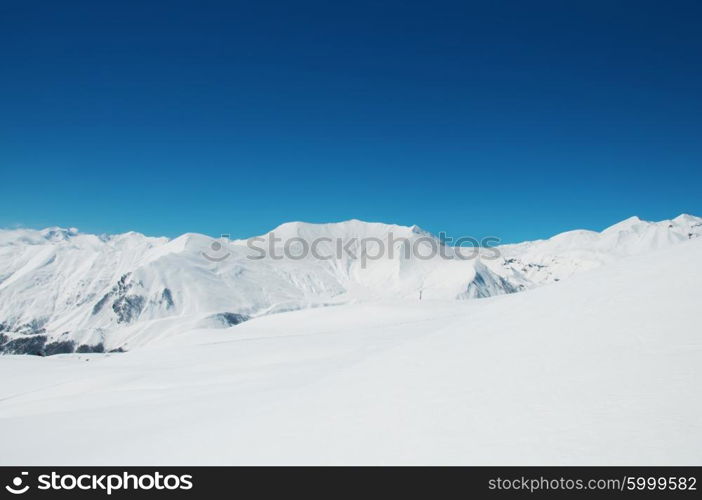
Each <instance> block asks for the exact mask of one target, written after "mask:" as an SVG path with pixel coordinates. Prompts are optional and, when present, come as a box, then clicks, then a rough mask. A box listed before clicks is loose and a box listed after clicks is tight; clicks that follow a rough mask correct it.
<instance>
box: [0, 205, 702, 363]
mask: <svg viewBox="0 0 702 500" xmlns="http://www.w3.org/2000/svg"><path fill="white" fill-rule="evenodd" d="M701 235H702V218H699V217H694V216H691V215H686V214H683V215H680V216H678V217H676V218H674V219H671V220H664V221H660V222H648V221H643V220H641V219H639V218H637V217H632V218H629V219H626V220H624V221H622V222H619V223H618V224H615V225H613V226H611V227H609V228H607V229H605V230H604V231H602V232H595V231H587V230H575V231H568V232H565V233H561V234H558V235H556V236H554V237H552V238H549V239H546V240H537V241H529V242H524V243H519V244H509V245H499V246H494V247H490V248H480V249H476V248H466V247H452V246H450V245H448V244H447V243H446V242H445V241H443V240H442V239H440V238H438V237H436V236H433V235H431V234H429V233H428V232H426V231H423V230H422V229H421V228H419V227H417V226H412V227H406V226H398V225H390V224H381V223H369V222H363V221H358V220H350V221H345V222H339V223H330V224H309V223H302V222H293V223H286V224H283V225H281V226H279V227H277V228H276V229H274V230H273V231H271V232H269V233H267V234H265V235H262V236H259V237H257V238H255V239H250V240H234V241H229V240H226V239H221V238H220V239H213V238H211V237H208V236H204V235H201V234H195V233H188V234H184V235H182V236H179V237H177V238H174V239H169V238H164V237H148V236H145V235H143V234H139V233H135V232H129V233H124V234H118V235H94V234H84V233H81V232H79V231H78V230H76V229H73V228H71V229H65V228H58V227H53V228H47V229H44V230H32V229H8V230H0V353H4V354H35V355H42V356H46V355H53V354H63V353H71V352H79V353H90V352H114V351H126V350H131V349H134V348H136V347H139V346H142V345H145V344H148V343H151V342H153V341H156V340H158V339H163V338H167V337H172V336H178V335H180V334H182V333H184V332H188V331H192V330H196V329H199V328H203V329H209V328H227V327H231V326H234V325H237V324H239V323H242V322H244V321H247V320H250V319H252V318H257V317H261V316H267V315H271V314H275V313H280V312H285V311H293V310H300V309H308V308H315V307H323V306H333V305H340V304H348V303H358V302H369V301H374V300H379V299H402V300H408V301H417V300H467V299H479V298H485V297H491V296H495V295H503V294H509V293H516V292H520V291H523V290H526V289H530V288H535V287H539V286H544V285H549V284H553V283H555V282H558V281H561V280H564V279H568V278H569V277H571V276H572V275H575V274H578V273H581V272H583V271H589V270H592V269H595V268H599V267H602V266H607V265H609V264H611V263H613V262H615V261H618V260H621V259H623V258H626V257H631V256H635V255H642V254H647V253H651V252H655V251H657V250H660V249H663V248H667V247H670V246H673V245H676V244H679V243H682V242H685V241H688V240H691V239H694V238H698V237H699V236H701ZM385 242H387V244H385ZM383 244H385V246H384V247H383V248H379V247H378V245H383ZM296 245H297V251H298V253H297V254H295V253H294V251H296V250H295V248H296ZM374 245H375V246H374ZM312 246H314V248H315V249H316V251H317V254H318V255H316V256H315V255H311V254H309V252H308V253H307V254H304V255H303V253H302V251H301V250H304V249H305V248H307V249H309V248H310V247H312ZM408 248H410V249H411V251H407V249H408ZM339 249H343V250H344V251H343V252H338V250H339ZM286 251H287V252H288V254H290V255H287V256H285V253H286ZM471 252H472V253H471ZM319 255H323V256H324V258H319ZM473 255H475V256H474V258H467V257H466V256H473ZM281 256H282V257H281Z"/></svg>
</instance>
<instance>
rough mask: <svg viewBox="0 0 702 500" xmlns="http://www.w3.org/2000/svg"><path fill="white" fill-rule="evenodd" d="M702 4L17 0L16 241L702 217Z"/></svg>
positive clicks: (0, 168)
mask: <svg viewBox="0 0 702 500" xmlns="http://www.w3.org/2000/svg"><path fill="white" fill-rule="evenodd" d="M701 22H702V4H700V3H699V2H692V1H691V2H686V1H679V2H663V1H659V2H647V1H630V2H617V1H606V2H599V1H594V2H539V1H536V2H523V1H513V2H512V1H510V2H508V1H496V2H470V1H460V2H444V1H434V2H411V1H403V2H394V1H372V2H365V1H355V2H343V3H341V2H328V1H324V2H308V1H304V0H303V1H301V2H289V1H285V2H282V1H281V2H278V1H266V2H254V1H248V2H237V1H230V2H210V1H198V2H194V1H192V2H179V1H170V2H149V1H140V2H129V1H120V2H92V1H91V2H71V1H69V2H32V1H28V2H3V3H2V5H1V6H0V54H1V56H2V68H3V69H2V78H0V174H1V177H0V226H3V227H13V226H17V225H22V226H28V227H45V226H49V225H60V226H75V227H78V228H80V229H81V230H83V231H87V232H99V233H101V232H110V233H111V232H122V231H128V230H136V231H140V232H144V233H147V234H152V235H168V236H175V235H177V234H180V233H183V232H189V231H195V232H202V233H207V234H211V235H218V234H221V233H230V234H232V235H234V236H242V237H243V236H250V235H253V234H259V233H262V232H265V231H268V230H270V229H271V228H273V227H274V226H276V225H278V224H280V223H282V222H286V221H291V220H305V221H311V222H327V221H338V220H344V219H349V218H359V219H365V220H372V221H383V222H392V223H399V224H406V225H411V224H418V225H420V226H422V227H424V228H425V229H427V230H430V231H433V232H436V233H438V232H442V231H444V232H447V233H448V234H449V235H452V236H460V235H472V236H476V237H480V236H487V235H497V236H499V237H501V238H502V239H503V240H504V241H519V240H524V239H534V238H539V237H545V236H549V235H552V234H555V233H557V232H560V231H563V230H567V229H573V228H580V227H585V228H591V229H602V228H604V227H606V226H608V225H610V224H612V223H614V222H616V221H618V220H621V219H624V218H626V217H628V216H631V215H639V216H641V217H642V218H648V219H664V218H669V217H674V216H675V215H677V214H679V213H681V212H687V213H693V214H697V215H702V195H701V193H702V168H700V166H701V165H702V140H701V136H702V125H701V124H700V117H702V92H701V91H700V89H702V64H701V63H700V61H701V60H702V31H701V30H700V29H699V27H700V24H701Z"/></svg>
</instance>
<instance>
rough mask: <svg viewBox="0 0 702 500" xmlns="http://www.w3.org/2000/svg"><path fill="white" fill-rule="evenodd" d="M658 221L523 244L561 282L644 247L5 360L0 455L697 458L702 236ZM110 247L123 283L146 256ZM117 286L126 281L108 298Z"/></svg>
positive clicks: (86, 239)
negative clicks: (528, 280)
mask: <svg viewBox="0 0 702 500" xmlns="http://www.w3.org/2000/svg"><path fill="white" fill-rule="evenodd" d="M697 220H698V219H693V220H692V222H689V223H690V224H696V223H697V222H696V221H697ZM676 221H677V219H676ZM640 224H641V223H640V222H638V221H626V223H625V224H624V225H623V226H619V227H616V226H615V227H613V228H610V230H608V231H605V232H603V233H600V234H599V235H593V234H589V233H577V234H575V235H570V236H563V237H561V238H559V237H556V238H553V239H551V240H547V241H545V242H537V243H532V244H526V245H525V246H524V247H523V248H522V250H519V247H518V246H517V247H516V248H514V252H515V253H514V255H517V256H518V258H519V259H520V260H519V264H520V265H521V264H523V263H525V262H530V261H529V260H528V259H534V260H535V261H538V259H547V258H548V257H546V256H548V255H549V254H550V253H551V252H556V250H558V251H561V250H562V249H572V250H573V252H576V253H574V254H570V253H569V254H568V256H567V258H565V257H564V258H563V260H559V261H558V264H557V265H556V267H555V268H554V269H557V271H555V270H554V271H553V272H554V273H563V274H567V275H570V274H573V273H574V271H575V270H576V269H570V268H568V269H566V267H567V263H568V262H571V263H572V262H576V260H575V259H576V257H577V256H583V257H582V258H583V259H585V258H587V259H592V261H591V262H593V263H596V262H599V257H600V256H601V255H602V254H603V252H605V251H606V249H607V248H608V245H610V244H611V241H612V240H616V241H618V242H619V243H617V244H616V245H615V247H616V248H617V249H618V250H617V253H620V254H628V255H629V257H627V258H621V259H617V258H615V257H612V258H609V259H607V265H606V266H601V267H599V268H597V269H594V270H592V271H591V272H587V273H580V274H577V275H575V276H572V277H571V278H570V279H568V280H564V281H561V282H558V283H555V284H553V285H551V286H543V287H537V288H533V289H530V290H526V291H524V292H522V293H516V294H509V295H502V296H493V297H489V298H485V299H481V300H469V301H456V300H439V299H433V300H422V301H418V300H417V299H416V298H411V297H407V298H403V299H397V300H390V299H388V298H387V297H386V298H382V297H378V298H375V299H374V300H372V301H371V300H369V301H362V302H356V303H347V304H340V305H336V306H333V307H324V308H310V309H304V310H298V311H293V312H287V313H281V314H274V315H266V316H261V317H257V318H255V319H252V320H250V321H247V322H245V323H242V324H239V325H237V326H234V327H232V328H227V329H222V328H219V329H213V328H199V327H196V326H191V328H192V329H190V330H189V331H186V332H181V333H180V334H179V335H161V336H158V335H154V336H153V337H152V339H151V342H150V343H147V344H144V345H143V346H142V347H141V348H139V349H134V350H132V351H130V352H127V353H123V354H66V355H57V356H51V357H46V358H42V357H38V356H2V357H0V425H1V426H2V427H1V428H2V438H1V442H2V447H1V450H2V451H1V452H0V463H1V464H3V465H18V464H24V465H32V464H45V465H49V464H51V465H57V464H82V465H94V464H116V465H117V464H118V465H123V464H555V465H565V464H597V465H608V464H626V465H632V464H640V465H643V464H661V465H683V464H690V465H698V464H699V463H700V462H701V461H702V451H701V450H702V446H701V445H702V402H701V401H700V398H699V390H700V382H701V381H702V327H701V324H700V298H701V292H700V291H701V290H702V288H701V285H702V260H701V259H700V256H701V255H702V239H695V238H691V239H690V238H688V239H685V238H678V237H677V236H676V237H672V236H671V237H665V236H661V235H665V234H666V232H665V231H667V230H669V229H670V228H668V225H670V224H667V225H665V226H661V223H658V224H657V225H656V226H655V229H650V227H651V226H646V225H643V226H641V225H640ZM622 234H623V235H627V234H628V235H633V236H630V237H623V236H622ZM13 237H15V236H13ZM58 237H59V238H60V237H61V236H58ZM571 237H572V239H574V240H577V242H578V244H577V245H575V244H573V245H571V244H570V240H571ZM4 238H7V236H4ZM19 238H25V239H28V240H33V239H38V236H37V235H35V234H34V233H28V234H26V235H24V236H17V237H16V239H19ZM78 238H83V241H81V243H80V245H79V244H78V243H76V246H77V247H78V251H79V252H86V256H87V255H92V254H89V253H87V252H88V250H86V248H88V247H90V246H91V245H95V246H96V247H98V248H101V249H102V248H103V246H104V245H107V246H109V247H111V248H114V247H117V246H118V245H127V246H130V247H132V248H135V247H136V248H139V249H140V252H142V254H143V253H147V254H148V253H149V252H150V251H152V250H154V249H155V250H156V251H158V252H159V257H158V258H157V259H156V260H155V261H152V262H163V259H164V258H165V259H167V258H168V256H169V255H171V253H169V252H172V253H174V254H175V255H176V256H177V257H178V258H186V257H183V256H182V253H183V248H187V247H188V246H189V245H192V244H193V241H194V240H197V239H198V238H200V237H199V236H196V235H192V236H187V237H184V238H185V241H179V240H174V241H172V242H162V241H154V240H151V239H147V238H143V237H136V236H129V237H114V238H110V239H108V240H105V241H102V240H99V239H98V238H97V237H92V236H87V235H86V236H81V235H70V236H68V237H67V240H63V241H64V242H66V241H68V242H70V241H73V240H75V239H78ZM673 239H679V240H680V241H676V244H675V245H668V244H667V243H666V242H668V241H669V240H673ZM554 240H555V241H554ZM120 241H121V242H120ZM635 241H640V242H641V245H645V246H647V248H646V251H643V250H641V248H639V247H637V246H636V245H635V244H634V243H633V242H635ZM630 242H631V243H630ZM64 244H65V243H59V244H58V245H59V247H60V246H61V245H64ZM45 246H46V244H44V243H43V242H41V241H39V242H38V243H35V244H34V246H33V247H32V251H31V252H29V251H27V252H20V253H21V255H22V256H21V258H20V257H18V258H19V262H23V263H24V264H23V267H22V268H21V270H23V271H22V273H30V274H31V273H34V270H36V269H37V268H38V267H40V266H41V264H42V263H45V262H46V260H47V259H50V258H51V254H52V253H53V254H54V255H61V258H68V257H67V255H68V254H71V252H68V251H65V252H63V251H61V250H58V249H57V248H54V247H51V252H49V251H48V250H46V249H45V248H44V247H45ZM556 247H558V248H556ZM107 254H109V255H110V257H109V258H110V259H112V260H111V261H110V262H112V263H113V264H114V265H115V266H116V267H119V269H118V270H111V271H114V274H115V275H117V274H119V273H120V272H123V271H124V270H126V269H129V268H130V265H133V264H134V263H133V262H132V263H131V264H130V263H129V262H128V261H129V260H130V259H134V257H131V256H129V257H128V256H127V255H126V254H123V253H119V252H116V251H115V252H113V253H109V252H108V251H107V250H103V251H101V253H100V254H99V255H101V257H100V258H103V259H106V258H107V257H105V255H107ZM553 255H556V254H555V253H554V254H553ZM71 258H73V259H75V261H74V262H75V263H76V264H78V263H82V265H83V266H85V268H87V269H90V268H93V267H94V266H98V265H99V262H98V257H94V256H93V257H90V258H86V259H84V260H81V259H79V258H78V257H71ZM142 258H144V257H143V255H142ZM515 258H516V257H515ZM544 261H546V260H544ZM515 262H516V261H515ZM588 262H590V261H589V260H588ZM164 265H165V264H164ZM232 265H236V264H232ZM120 266H121V267H120ZM205 267H206V266H204V265H202V266H200V267H197V268H196V269H198V271H195V270H188V271H187V273H188V274H187V275H185V276H182V277H179V278H177V279H180V280H183V283H184V284H187V283H188V280H189V279H192V278H193V277H195V276H196V275H197V273H198V272H204V270H203V269H204V268H205ZM583 267H590V266H583ZM95 269H97V267H96V268H95ZM158 271H160V272H162V273H163V274H159V272H158ZM16 272H19V271H16ZM153 272H154V278H153V279H154V280H156V279H157V278H156V277H158V279H163V280H166V279H169V280H170V279H172V278H171V276H169V275H167V273H166V272H165V267H164V268H163V269H160V268H155V269H154V271H153ZM537 274H538V273H537ZM13 276H14V275H13ZM35 276H41V274H35ZM544 276H546V275H545V274H543V275H542V278H543V277H544ZM66 278H67V279H70V277H69V276H68V275H66ZM7 279H15V280H21V279H23V278H22V275H20V276H19V277H17V278H13V277H12V276H11V277H10V278H7ZM99 279H104V280H105V282H106V283H108V284H109V283H111V281H110V279H108V277H107V276H103V275H100V277H99V278H97V277H96V278H95V281H93V282H91V284H90V287H93V288H90V289H91V290H97V289H98V288H99V287H98V286H97V283H96V281H97V280H99ZM544 279H546V278H544ZM546 281H548V280H546ZM252 282H253V281H252ZM322 283H323V282H321V281H320V282H315V284H316V285H319V286H321V284H322ZM163 284H165V283H163ZM163 284H161V285H158V286H162V285H163ZM168 284H169V286H173V289H174V290H175V289H176V287H175V286H174V285H172V284H171V282H170V281H169V283H168ZM37 286H41V284H38V285H37ZM144 286H145V287H146V284H145V285H144ZM158 286H156V287H155V288H154V290H157V289H158ZM43 292H44V289H41V293H43ZM200 292H201V293H205V292H206V291H200ZM75 293H77V292H74V294H75ZM191 293H192V294H193V295H192V296H191V298H193V300H195V292H191ZM269 293H272V292H269ZM281 293H282V292H281ZM97 295H99V293H96V296H97ZM57 296H59V297H63V295H60V294H59V295H57ZM242 296H244V294H242ZM178 299H182V297H179V298H178ZM4 300H5V299H3V301H4ZM29 305H31V304H29ZM4 306H5V304H4V303H3V307H4ZM90 307H92V304H91V306H90ZM184 307H185V306H184ZM161 321H168V318H166V319H162V320H161Z"/></svg>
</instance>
